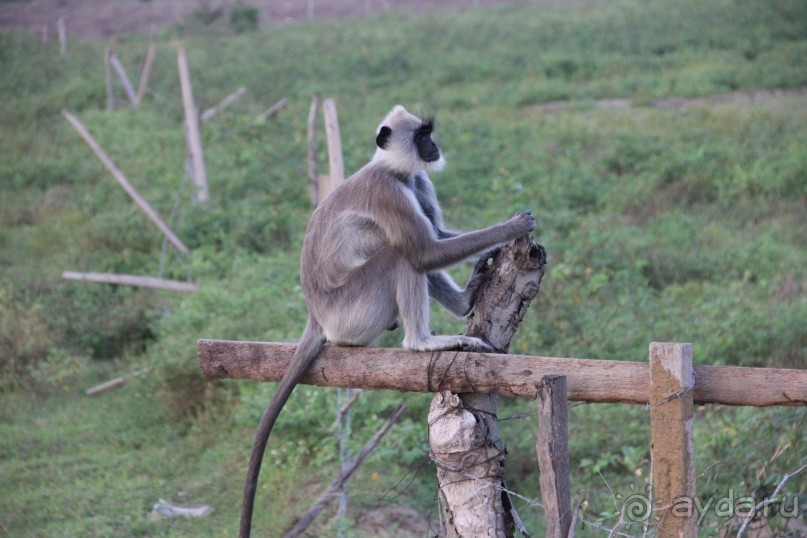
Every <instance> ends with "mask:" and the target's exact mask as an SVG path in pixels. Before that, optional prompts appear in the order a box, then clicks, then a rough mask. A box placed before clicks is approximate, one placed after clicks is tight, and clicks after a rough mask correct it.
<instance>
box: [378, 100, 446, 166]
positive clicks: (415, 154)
mask: <svg viewBox="0 0 807 538" xmlns="http://www.w3.org/2000/svg"><path fill="white" fill-rule="evenodd" d="M433 130H434V118H427V119H426V120H425V121H424V120H421V119H420V118H418V117H417V116H413V115H412V114H410V113H409V112H407V111H406V109H405V108H404V107H402V106H401V105H397V106H395V107H394V108H393V109H392V110H391V111H390V113H389V114H387V117H386V118H384V121H382V122H381V124H380V125H379V126H378V131H377V134H376V139H375V143H376V146H377V147H376V153H375V157H373V160H378V161H381V162H383V163H384V164H386V165H387V166H389V167H390V168H392V169H393V170H395V171H397V172H403V173H405V174H412V173H414V172H419V171H421V170H424V171H426V172H437V171H439V170H442V169H443V167H444V166H445V163H446V161H445V159H444V158H443V154H442V153H441V152H440V148H439V147H438V146H437V144H436V143H435V142H434V140H433V139H432V131H433Z"/></svg>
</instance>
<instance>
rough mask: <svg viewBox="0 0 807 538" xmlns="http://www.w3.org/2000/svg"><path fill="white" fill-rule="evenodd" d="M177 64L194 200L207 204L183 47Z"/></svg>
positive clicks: (197, 113) (196, 118) (197, 121)
mask: <svg viewBox="0 0 807 538" xmlns="http://www.w3.org/2000/svg"><path fill="white" fill-rule="evenodd" d="M177 64H178V65H179V81H180V85H181V86H182V104H183V105H184V106H185V135H186V136H187V137H188V152H189V153H190V161H191V171H192V172H193V174H192V179H193V182H194V184H196V199H197V200H198V201H200V202H207V200H208V191H207V170H206V169H205V154H204V150H203V149H202V136H201V135H200V134H199V116H198V115H199V112H198V111H197V110H196V104H194V101H193V88H192V87H191V75H190V70H189V69H188V57H187V55H186V54H185V47H182V46H180V47H178V48H177Z"/></svg>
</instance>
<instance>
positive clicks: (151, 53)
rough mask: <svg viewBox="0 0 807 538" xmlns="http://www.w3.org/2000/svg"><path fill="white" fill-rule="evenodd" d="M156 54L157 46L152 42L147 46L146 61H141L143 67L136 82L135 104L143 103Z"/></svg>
mask: <svg viewBox="0 0 807 538" xmlns="http://www.w3.org/2000/svg"><path fill="white" fill-rule="evenodd" d="M156 54H157V44H156V43H154V42H153V41H152V42H151V43H150V44H149V48H148V51H146V59H145V60H144V61H143V67H142V68H141V69H140V79H139V80H138V81H137V95H136V99H137V104H138V105H139V104H140V103H142V102H143V96H145V95H146V88H147V87H148V84H149V77H150V76H151V68H152V67H153V66H154V57H155V55H156Z"/></svg>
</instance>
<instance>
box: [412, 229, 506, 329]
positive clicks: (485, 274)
mask: <svg viewBox="0 0 807 538" xmlns="http://www.w3.org/2000/svg"><path fill="white" fill-rule="evenodd" d="M457 235H458V234H457ZM452 237H453V236H452ZM498 253H499V249H498V248H495V249H493V250H491V251H488V252H485V253H484V254H482V255H481V256H480V257H479V260H478V261H477V262H476V265H475V266H474V270H473V273H471V278H469V279H468V283H467V284H466V285H465V289H460V287H459V286H458V285H457V284H456V282H454V280H453V279H452V278H451V276H450V275H449V274H448V273H446V272H445V271H437V272H434V273H429V274H428V275H427V279H428V282H429V295H430V296H431V297H434V299H435V300H436V301H437V302H438V303H440V304H441V305H443V306H444V307H445V308H446V309H447V310H448V311H449V312H451V313H452V314H454V315H455V316H460V317H465V316H467V315H468V313H469V312H470V311H471V309H472V308H473V306H474V303H475V302H476V295H477V293H479V288H480V287H481V286H482V284H484V283H485V282H486V281H487V280H488V278H490V271H488V259H490V258H493V257H495V256H496V255H497V254H498Z"/></svg>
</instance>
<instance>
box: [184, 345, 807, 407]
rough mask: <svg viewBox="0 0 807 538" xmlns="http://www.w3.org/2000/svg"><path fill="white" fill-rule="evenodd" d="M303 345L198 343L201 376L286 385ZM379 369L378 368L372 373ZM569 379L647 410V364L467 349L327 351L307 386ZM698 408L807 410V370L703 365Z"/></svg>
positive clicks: (515, 390) (450, 386)
mask: <svg viewBox="0 0 807 538" xmlns="http://www.w3.org/2000/svg"><path fill="white" fill-rule="evenodd" d="M296 347H297V346H296V344H287V343H268V342H241V341H227V340H199V341H198V360H199V366H200V368H201V370H202V374H203V375H204V377H205V378H206V379H208V380H211V379H252V380H254V381H280V379H281V378H282V377H283V374H284V373H285V372H286V367H287V366H288V364H289V361H291V357H292V355H293V354H294V350H295V348H296ZM368 365H372V368H368ZM546 375H563V376H566V379H567V382H568V398H569V400H571V401H585V402H592V403H617V402H621V403H631V404H647V403H648V402H649V401H650V369H649V365H648V363H647V362H632V361H617V360H594V359H570V358H554V357H537V356H529V355H499V354H495V353H473V352H465V351H440V352H417V351H408V350H404V349H397V348H366V347H327V348H325V350H324V351H323V352H322V354H321V355H320V357H319V358H318V359H317V360H316V361H315V362H314V364H313V365H312V366H311V368H309V370H308V373H306V374H305V375H304V376H303V379H302V380H301V383H303V384H307V385H318V386H325V387H352V388H363V389H390V390H397V391H400V392H439V391H441V390H450V391H452V392H454V393H465V392H482V393H495V394H500V395H502V396H509V397H516V396H526V397H529V398H533V397H535V383H536V382H537V381H540V379H541V378H542V377H544V376H546ZM693 397H694V402H695V403H696V404H723V405H751V406H756V407H767V406H773V405H786V406H787V405H792V406H800V405H807V370H796V369H784V368H747V367H739V366H696V367H695V388H694V389H693Z"/></svg>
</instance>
